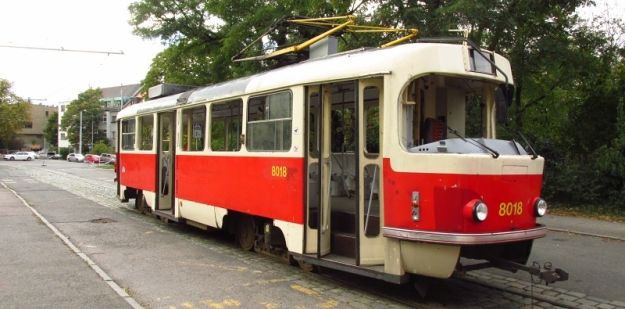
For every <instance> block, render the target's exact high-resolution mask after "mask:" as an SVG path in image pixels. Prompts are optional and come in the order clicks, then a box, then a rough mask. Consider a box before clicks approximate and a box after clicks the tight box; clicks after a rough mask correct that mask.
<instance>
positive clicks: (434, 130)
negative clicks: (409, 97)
mask: <svg viewBox="0 0 625 309" xmlns="http://www.w3.org/2000/svg"><path fill="white" fill-rule="evenodd" d="M423 126H424V130H423V131H422V132H423V136H422V139H423V140H424V141H425V143H426V144H429V143H433V142H437V141H440V140H442V139H446V138H447V126H446V125H445V123H444V122H443V121H442V120H440V119H434V118H426V119H425V122H424V124H423Z"/></svg>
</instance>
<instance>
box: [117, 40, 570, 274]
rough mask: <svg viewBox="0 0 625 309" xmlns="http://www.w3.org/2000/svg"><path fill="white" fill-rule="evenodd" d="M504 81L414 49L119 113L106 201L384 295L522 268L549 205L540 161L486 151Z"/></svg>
mask: <svg viewBox="0 0 625 309" xmlns="http://www.w3.org/2000/svg"><path fill="white" fill-rule="evenodd" d="M511 83H512V75H511V69H510V64H509V62H508V60H506V59H505V58H504V57H502V56H500V55H498V54H496V53H492V52H486V51H478V50H477V49H476V48H475V47H472V45H470V44H469V45H467V44H466V42H465V43H463V44H441V43H435V42H420V43H411V44H404V45H398V46H394V47H389V48H382V49H360V50H356V51H349V52H343V53H339V54H334V55H329V56H325V57H321V58H316V59H311V60H308V61H305V62H301V63H298V64H294V65H290V66H286V67H282V68H279V69H275V70H271V71H268V72H265V73H261V74H257V75H253V76H249V77H245V78H240V79H236V80H232V81H229V82H225V83H221V84H217V85H211V86H207V87H203V88H199V89H195V90H191V91H188V92H185V93H181V94H176V95H173V96H168V97H164V98H159V99H154V100H150V101H148V102H145V103H141V104H136V105H133V106H129V107H127V108H125V109H123V110H122V111H121V112H120V113H119V114H118V116H117V122H118V132H119V134H118V145H117V147H118V156H117V158H118V161H117V169H118V185H119V190H118V192H119V198H120V199H122V200H124V201H128V199H132V198H134V199H136V205H137V207H139V208H141V209H142V210H143V211H146V212H151V213H153V214H154V215H156V216H158V217H160V218H166V219H169V220H172V221H176V222H185V223H187V224H190V225H193V226H197V227H200V228H208V227H212V228H218V229H228V230H229V231H231V232H233V233H235V234H236V236H237V239H238V242H239V243H240V245H241V246H242V247H243V248H245V249H247V250H251V249H255V250H257V251H260V252H264V253H267V254H273V255H277V256H281V257H283V258H285V259H289V258H290V259H293V258H294V259H295V260H297V261H299V262H300V264H301V265H309V266H310V265H320V266H324V267H330V268H337V269H342V270H345V271H349V272H354V273H358V274H361V275H366V276H371V277H376V278H380V279H383V280H386V281H390V282H396V283H403V282H406V281H407V280H408V279H409V278H410V276H411V274H414V275H419V276H427V277H436V278H447V277H450V276H451V275H452V273H453V272H454V270H456V269H458V267H461V265H460V261H461V259H460V258H461V257H463V258H468V259H476V260H487V261H488V263H484V264H487V265H499V266H505V267H510V266H511V265H512V266H514V265H517V266H518V265H521V266H520V267H521V268H522V265H523V264H525V263H526V262H527V260H528V257H529V254H530V250H531V248H532V242H533V240H534V239H536V238H540V237H543V236H545V235H546V232H547V231H546V228H545V227H544V226H541V225H539V224H537V222H536V218H537V217H538V216H542V215H543V214H544V213H545V211H546V207H547V205H546V202H545V201H544V200H543V199H541V198H540V190H541V182H542V171H543V166H544V160H543V158H542V157H539V156H537V155H535V154H530V153H527V152H526V151H525V150H524V148H523V147H521V145H519V144H518V143H517V142H515V141H506V140H498V139H496V130H495V127H496V125H497V119H498V113H499V118H501V117H504V118H505V109H506V108H507V106H508V105H509V101H508V99H507V96H506V95H505V94H506V91H508V90H509V87H511ZM479 265H483V264H479ZM473 267H476V266H473ZM561 279H562V278H561Z"/></svg>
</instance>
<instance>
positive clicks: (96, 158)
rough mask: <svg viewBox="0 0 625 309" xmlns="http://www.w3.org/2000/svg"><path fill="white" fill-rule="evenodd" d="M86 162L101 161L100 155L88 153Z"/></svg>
mask: <svg viewBox="0 0 625 309" xmlns="http://www.w3.org/2000/svg"><path fill="white" fill-rule="evenodd" d="M84 161H85V163H100V156H98V155H94V154H86V155H85V159H84Z"/></svg>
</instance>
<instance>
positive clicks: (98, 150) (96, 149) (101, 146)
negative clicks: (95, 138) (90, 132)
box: [89, 141, 114, 155]
mask: <svg viewBox="0 0 625 309" xmlns="http://www.w3.org/2000/svg"><path fill="white" fill-rule="evenodd" d="M113 152H114V150H113V147H111V146H109V145H108V144H107V143H106V141H99V142H97V143H95V144H94V145H93V148H92V149H91V151H89V153H91V154H96V155H100V154H102V153H113Z"/></svg>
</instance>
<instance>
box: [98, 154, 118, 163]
mask: <svg viewBox="0 0 625 309" xmlns="http://www.w3.org/2000/svg"><path fill="white" fill-rule="evenodd" d="M115 159H116V157H115V155H114V154H110V153H103V154H101V155H100V163H102V164H115Z"/></svg>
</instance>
